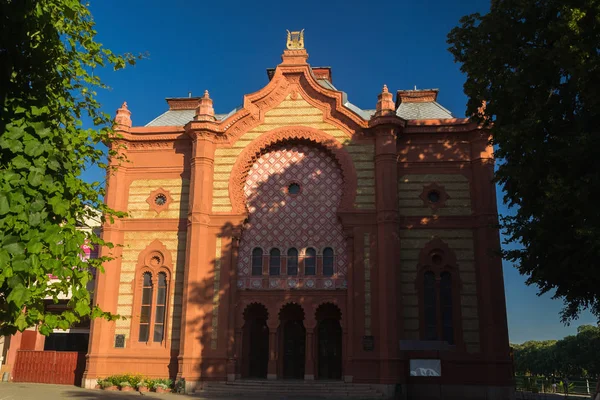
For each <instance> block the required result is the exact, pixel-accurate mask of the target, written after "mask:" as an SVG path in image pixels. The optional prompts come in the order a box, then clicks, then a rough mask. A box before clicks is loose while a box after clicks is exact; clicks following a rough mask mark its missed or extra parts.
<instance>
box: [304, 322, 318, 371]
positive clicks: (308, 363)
mask: <svg viewBox="0 0 600 400" xmlns="http://www.w3.org/2000/svg"><path fill="white" fill-rule="evenodd" d="M314 342H315V336H314V327H313V326H309V327H306V351H305V354H304V380H305V381H313V380H315V358H314V347H315V343H314Z"/></svg>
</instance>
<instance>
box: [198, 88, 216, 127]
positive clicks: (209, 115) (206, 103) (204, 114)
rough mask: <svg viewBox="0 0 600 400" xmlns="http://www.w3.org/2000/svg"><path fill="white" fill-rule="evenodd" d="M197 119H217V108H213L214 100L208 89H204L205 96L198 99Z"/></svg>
mask: <svg viewBox="0 0 600 400" xmlns="http://www.w3.org/2000/svg"><path fill="white" fill-rule="evenodd" d="M194 120H195V121H214V120H215V109H214V108H213V101H212V99H211V98H210V96H209V95H208V90H205V91H204V96H202V97H201V98H200V100H199V101H198V107H196V116H195V117H194Z"/></svg>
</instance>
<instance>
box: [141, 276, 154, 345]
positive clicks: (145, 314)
mask: <svg viewBox="0 0 600 400" xmlns="http://www.w3.org/2000/svg"><path fill="white" fill-rule="evenodd" d="M142 279H143V282H142V307H141V310H140V334H139V341H140V342H147V341H148V337H149V335H150V318H151V312H152V275H151V274H150V272H145V273H144V275H143V278H142Z"/></svg>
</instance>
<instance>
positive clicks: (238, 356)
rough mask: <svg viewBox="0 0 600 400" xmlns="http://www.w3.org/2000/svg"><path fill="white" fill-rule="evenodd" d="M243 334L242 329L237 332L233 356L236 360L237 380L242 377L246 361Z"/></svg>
mask: <svg viewBox="0 0 600 400" xmlns="http://www.w3.org/2000/svg"><path fill="white" fill-rule="evenodd" d="M242 334H243V331H242V329H241V328H240V329H236V330H235V355H234V356H233V357H234V359H235V379H240V378H241V377H242V361H244V359H243V357H242V341H243V337H242Z"/></svg>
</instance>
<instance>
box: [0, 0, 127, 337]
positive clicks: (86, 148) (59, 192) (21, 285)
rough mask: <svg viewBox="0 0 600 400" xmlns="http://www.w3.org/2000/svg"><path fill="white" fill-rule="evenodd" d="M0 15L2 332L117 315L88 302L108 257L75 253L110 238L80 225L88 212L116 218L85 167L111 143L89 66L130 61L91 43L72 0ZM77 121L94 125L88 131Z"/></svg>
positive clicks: (26, 0)
mask: <svg viewBox="0 0 600 400" xmlns="http://www.w3.org/2000/svg"><path fill="white" fill-rule="evenodd" d="M0 21H1V27H0V29H1V30H0V106H1V108H0V113H1V114H0V133H1V136H0V171H1V173H0V335H5V334H11V333H14V332H15V331H16V330H23V329H25V328H27V327H30V326H35V325H39V330H40V332H41V333H43V334H48V333H49V332H51V330H52V329H53V328H63V329H64V328H68V327H69V326H70V325H71V324H73V323H75V322H78V321H79V320H80V319H81V318H85V317H91V318H94V317H100V316H102V317H106V318H114V316H112V315H110V314H108V313H104V312H102V311H101V310H100V309H99V308H98V307H97V306H92V305H91V303H90V293H89V292H88V290H87V289H86V285H87V284H88V282H89V281H90V279H91V276H92V275H91V274H92V272H93V271H94V270H96V271H101V270H102V262H103V261H104V259H100V260H90V261H89V262H84V261H83V260H82V259H81V255H82V250H81V246H82V245H83V244H84V242H85V241H86V240H89V242H90V243H91V244H92V245H108V244H106V243H103V242H102V240H101V239H100V238H99V237H97V236H96V235H94V234H92V235H91V236H89V237H86V235H85V234H84V233H82V232H80V231H78V230H77V229H76V224H77V222H78V221H82V220H83V219H84V217H85V216H90V217H92V216H93V211H92V210H91V208H95V209H98V210H100V211H101V212H102V213H103V216H104V217H105V218H113V216H115V215H117V216H119V215H120V214H118V213H115V212H114V211H112V210H110V209H108V208H107V207H105V206H104V204H103V202H102V200H101V199H102V195H103V189H102V187H101V184H100V183H99V182H94V183H87V182H84V181H83V180H82V179H81V173H82V171H83V170H84V169H85V168H86V166H89V165H91V164H98V165H100V166H101V167H106V166H105V165H104V164H102V160H103V159H104V153H103V151H102V150H101V149H100V148H99V147H97V146H96V145H97V144H98V143H100V142H105V143H108V144H110V143H111V141H112V135H111V129H112V128H111V125H112V123H111V120H110V117H109V116H108V115H107V114H104V113H101V112H100V109H99V104H98V102H97V101H96V98H95V97H96V90H98V89H103V88H105V85H104V84H103V83H102V82H101V81H100V79H99V78H98V76H97V75H96V74H94V70H95V69H97V68H101V67H112V68H114V69H120V68H123V67H124V66H125V65H126V64H128V63H129V64H134V63H135V59H136V57H134V56H132V55H130V54H126V55H122V56H120V55H115V54H114V53H112V52H111V51H110V50H108V49H106V48H104V47H102V45H101V44H100V43H97V42H96V41H95V35H96V31H95V30H94V21H93V19H92V15H91V14H90V11H89V9H88V6H87V4H83V3H81V2H80V1H78V0H1V1H0ZM82 117H86V118H89V119H90V120H91V121H92V122H93V124H94V125H95V126H96V128H95V129H84V128H83V127H82V121H81V119H82ZM111 155H112V156H115V157H117V152H116V151H111ZM49 274H51V275H54V276H56V277H58V278H59V280H58V282H55V283H49ZM64 294H67V295H70V297H71V300H70V302H69V305H70V310H68V311H65V312H63V313H62V314H60V315H53V314H50V313H46V312H45V307H44V299H50V301H54V302H57V301H58V297H59V296H61V295H64Z"/></svg>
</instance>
